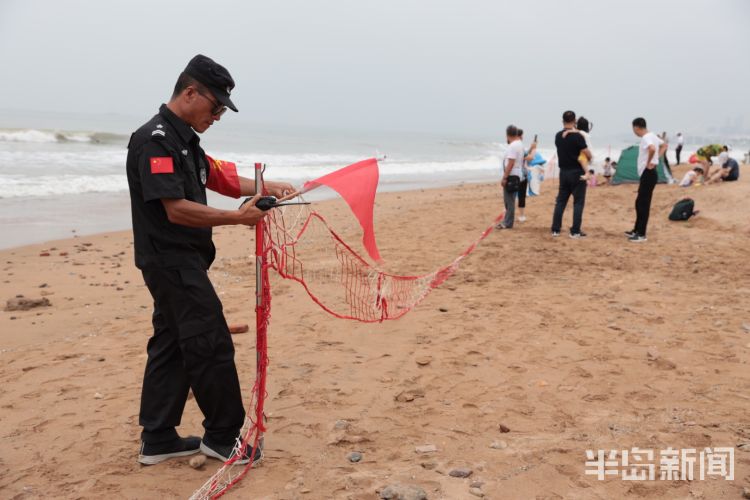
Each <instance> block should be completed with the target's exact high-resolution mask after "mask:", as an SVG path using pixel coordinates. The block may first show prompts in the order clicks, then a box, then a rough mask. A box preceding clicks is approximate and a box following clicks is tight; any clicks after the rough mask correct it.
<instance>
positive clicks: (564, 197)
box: [552, 111, 591, 239]
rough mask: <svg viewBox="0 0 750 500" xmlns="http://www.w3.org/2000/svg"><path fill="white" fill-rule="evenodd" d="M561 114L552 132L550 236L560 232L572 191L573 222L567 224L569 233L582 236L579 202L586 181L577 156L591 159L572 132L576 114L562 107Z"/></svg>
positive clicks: (583, 142)
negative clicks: (556, 179) (556, 180)
mask: <svg viewBox="0 0 750 500" xmlns="http://www.w3.org/2000/svg"><path fill="white" fill-rule="evenodd" d="M562 118H563V129H562V130H561V131H559V132H558V133H557V135H555V146H556V147H557V161H558V165H559V167H560V184H559V187H558V191H557V199H556V200H555V212H554V214H553V215H552V236H554V237H557V236H560V228H561V227H562V218H563V213H564V212H565V206H566V205H567V204H568V199H569V198H570V195H573V226H572V227H571V228H570V237H571V238H573V239H580V238H585V237H586V233H584V232H583V231H581V221H582V219H583V206H584V204H585V203H586V181H585V180H584V179H582V176H583V175H585V174H586V171H585V170H584V169H583V167H582V166H581V164H580V163H579V162H578V156H579V155H580V154H581V153H583V154H584V155H585V156H586V158H588V159H589V161H591V151H589V150H588V147H587V146H586V140H585V139H584V138H583V136H582V135H581V134H579V133H575V127H576V114H575V113H574V112H573V111H566V112H565V113H563V116H562ZM571 132H572V133H571Z"/></svg>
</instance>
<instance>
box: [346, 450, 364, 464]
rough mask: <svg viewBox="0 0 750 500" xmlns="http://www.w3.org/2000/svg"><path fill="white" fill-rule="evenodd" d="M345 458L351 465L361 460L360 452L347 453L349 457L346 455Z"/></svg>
mask: <svg viewBox="0 0 750 500" xmlns="http://www.w3.org/2000/svg"><path fill="white" fill-rule="evenodd" d="M346 458H348V459H349V461H350V462H352V463H357V462H359V461H360V460H362V454H361V453H360V452H358V451H353V452H351V453H349V455H347V457H346Z"/></svg>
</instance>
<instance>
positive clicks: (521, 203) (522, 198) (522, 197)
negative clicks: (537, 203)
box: [518, 177, 529, 208]
mask: <svg viewBox="0 0 750 500" xmlns="http://www.w3.org/2000/svg"><path fill="white" fill-rule="evenodd" d="M528 187H529V178H528V177H527V178H525V179H524V180H522V181H521V184H520V185H519V186H518V208H526V189H527V188H528Z"/></svg>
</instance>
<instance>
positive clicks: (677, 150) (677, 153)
mask: <svg viewBox="0 0 750 500" xmlns="http://www.w3.org/2000/svg"><path fill="white" fill-rule="evenodd" d="M674 152H675V155H676V156H677V165H679V164H680V153H682V144H680V145H679V146H677V148H675V150H674Z"/></svg>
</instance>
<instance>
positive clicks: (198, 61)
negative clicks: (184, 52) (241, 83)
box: [185, 54, 237, 112]
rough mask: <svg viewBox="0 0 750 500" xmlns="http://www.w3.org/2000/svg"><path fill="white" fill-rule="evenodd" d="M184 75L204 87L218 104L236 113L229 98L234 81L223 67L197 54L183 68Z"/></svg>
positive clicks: (235, 108) (235, 107)
mask: <svg viewBox="0 0 750 500" xmlns="http://www.w3.org/2000/svg"><path fill="white" fill-rule="evenodd" d="M185 73H186V74H188V75H190V76H192V77H193V78H195V79H196V80H198V81H199V82H201V83H202V84H203V85H205V86H206V87H207V88H208V90H210V91H211V93H213V95H214V96H215V97H216V99H218V100H219V102H220V103H222V104H223V105H224V106H226V107H228V108H229V109H231V110H232V111H234V112H237V106H235V105H234V103H233V102H232V100H231V99H230V98H229V95H230V94H231V93H232V89H233V88H234V80H233V79H232V75H230V74H229V71H227V69H226V68H225V67H224V66H222V65H221V64H219V63H217V62H216V61H214V60H213V59H211V58H210V57H206V56H204V55H203V54H198V55H197V56H195V57H194V58H192V59H191V60H190V62H189V63H188V65H187V66H186V67H185Z"/></svg>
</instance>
